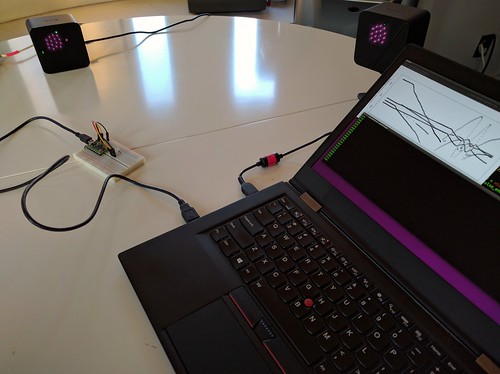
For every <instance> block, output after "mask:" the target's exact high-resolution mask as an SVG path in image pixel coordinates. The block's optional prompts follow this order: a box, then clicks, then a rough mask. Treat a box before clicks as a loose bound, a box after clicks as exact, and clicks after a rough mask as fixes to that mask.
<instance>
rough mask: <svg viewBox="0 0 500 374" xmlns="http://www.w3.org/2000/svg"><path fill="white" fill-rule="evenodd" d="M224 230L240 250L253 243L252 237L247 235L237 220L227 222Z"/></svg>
mask: <svg viewBox="0 0 500 374" xmlns="http://www.w3.org/2000/svg"><path fill="white" fill-rule="evenodd" d="M226 230H227V231H228V232H229V234H231V236H232V237H233V238H234V240H236V242H237V243H238V244H239V246H240V247H241V248H248V247H250V246H251V245H252V244H253V243H254V240H253V237H252V235H250V234H249V233H248V231H247V230H246V229H245V228H244V227H243V225H242V224H241V222H240V221H239V220H234V221H231V222H229V223H228V224H227V225H226Z"/></svg>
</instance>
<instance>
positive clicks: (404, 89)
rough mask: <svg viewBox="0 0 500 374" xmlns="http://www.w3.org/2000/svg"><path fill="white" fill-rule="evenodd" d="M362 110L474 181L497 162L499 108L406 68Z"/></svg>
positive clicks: (499, 158)
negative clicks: (490, 106)
mask: <svg viewBox="0 0 500 374" xmlns="http://www.w3.org/2000/svg"><path fill="white" fill-rule="evenodd" d="M363 112H365V113H367V114H368V115H370V116H371V117H373V118H374V119H375V120H377V121H378V122H379V123H382V124H384V125H386V126H387V127H388V128H390V129H392V130H393V131H394V132H396V133H398V134H399V135H400V136H402V137H404V138H406V139H407V140H409V141H410V142H412V143H413V144H415V145H417V146H419V147H421V148H423V149H424V150H425V151H427V152H428V153H430V154H431V155H433V156H434V157H436V158H438V159H439V160H441V161H442V162H444V163H446V164H447V165H448V166H450V167H451V168H453V169H454V170H456V171H457V172H459V173H461V174H463V175H465V176H467V177H468V178H470V179H472V180H473V181H475V182H476V183H478V184H483V183H484V182H485V181H486V180H487V178H488V177H489V176H491V175H492V173H493V172H494V171H495V170H496V169H497V168H499V167H500V112H499V111H498V110H494V109H492V108H489V107H488V106H486V105H484V104H482V103H481V102H478V101H475V100H473V99H471V98H470V97H467V96H465V95H463V94H461V93H459V92H457V91H455V90H453V89H450V88H449V87H447V86H445V85H443V84H440V83H438V82H436V81H434V80H432V79H429V78H428V77H426V76H424V75H421V74H419V73H418V72H416V71H414V70H411V69H409V68H408V67H405V66H401V67H399V69H398V70H397V71H396V72H395V73H394V75H393V76H392V77H391V79H390V80H388V81H387V82H386V84H385V85H384V86H383V87H382V89H381V90H380V91H379V93H378V94H377V95H376V96H374V97H373V99H372V100H371V101H370V102H369V103H368V104H367V105H366V107H365V108H364V109H363ZM395 157H397V155H395ZM409 167H411V165H409Z"/></svg>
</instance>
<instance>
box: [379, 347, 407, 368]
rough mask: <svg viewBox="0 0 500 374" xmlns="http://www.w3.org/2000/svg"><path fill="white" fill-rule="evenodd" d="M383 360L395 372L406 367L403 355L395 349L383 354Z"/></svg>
mask: <svg viewBox="0 0 500 374" xmlns="http://www.w3.org/2000/svg"><path fill="white" fill-rule="evenodd" d="M384 359H385V361H386V362H387V364H388V365H389V367H390V368H391V369H392V370H394V371H396V372H400V371H401V370H402V369H403V368H404V367H405V366H406V365H407V361H406V356H405V354H404V353H403V352H402V351H400V350H399V349H396V348H392V349H390V350H389V351H388V352H387V353H385V354H384Z"/></svg>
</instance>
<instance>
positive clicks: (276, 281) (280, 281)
mask: <svg viewBox="0 0 500 374" xmlns="http://www.w3.org/2000/svg"><path fill="white" fill-rule="evenodd" d="M266 280H267V282H268V283H269V284H270V285H271V287H272V288H278V287H280V286H283V285H284V284H285V283H286V282H287V279H286V277H285V276H284V275H283V274H282V273H280V272H279V271H273V272H272V273H270V274H269V275H267V276H266Z"/></svg>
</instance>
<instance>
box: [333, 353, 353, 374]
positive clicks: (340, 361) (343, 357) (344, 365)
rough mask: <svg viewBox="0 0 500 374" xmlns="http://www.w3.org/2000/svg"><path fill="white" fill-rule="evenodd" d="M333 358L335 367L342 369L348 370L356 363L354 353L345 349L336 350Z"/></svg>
mask: <svg viewBox="0 0 500 374" xmlns="http://www.w3.org/2000/svg"><path fill="white" fill-rule="evenodd" d="M331 359H332V362H333V364H334V365H335V367H336V368H337V369H338V370H340V371H346V370H347V369H349V368H350V367H351V366H353V365H354V363H355V361H354V357H353V355H352V354H351V353H350V352H348V351H346V350H344V349H341V350H339V351H337V352H335V353H334V354H333V355H332V357H331Z"/></svg>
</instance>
